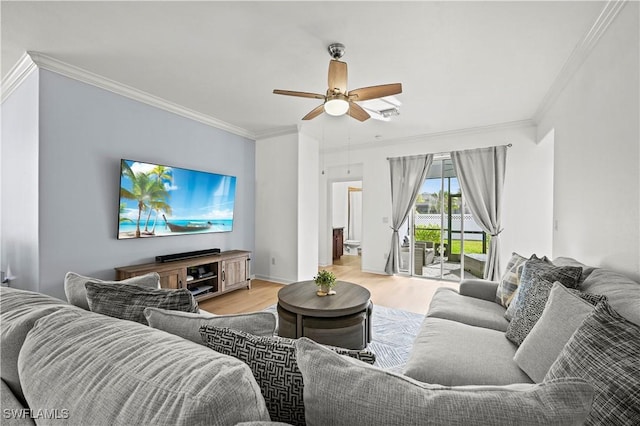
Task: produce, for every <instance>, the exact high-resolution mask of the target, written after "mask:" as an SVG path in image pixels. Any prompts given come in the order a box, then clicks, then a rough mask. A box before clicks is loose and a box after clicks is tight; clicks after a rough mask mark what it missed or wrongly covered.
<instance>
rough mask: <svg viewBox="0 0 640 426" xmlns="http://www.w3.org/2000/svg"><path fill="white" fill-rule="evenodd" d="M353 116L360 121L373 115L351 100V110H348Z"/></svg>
mask: <svg viewBox="0 0 640 426" xmlns="http://www.w3.org/2000/svg"><path fill="white" fill-rule="evenodd" d="M347 114H349V115H350V116H351V117H353V118H355V119H356V120H358V121H365V120H368V119H369V118H370V117H371V116H370V115H369V113H368V112H367V111H365V110H364V108H362V107H361V106H360V105H358V104H356V103H355V102H349V111H348V112H347Z"/></svg>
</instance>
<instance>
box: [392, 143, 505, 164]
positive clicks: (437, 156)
mask: <svg viewBox="0 0 640 426" xmlns="http://www.w3.org/2000/svg"><path fill="white" fill-rule="evenodd" d="M497 146H506V147H507V148H511V147H512V146H513V144H511V143H508V144H506V145H497ZM488 148H490V147H488ZM431 154H432V155H433V159H434V160H435V159H440V158H441V157H444V156H447V155H450V154H451V151H449V152H434V153H431ZM419 155H425V154H419ZM409 157H414V156H413V155H409ZM415 157H417V155H416V156H415ZM393 158H401V157H387V160H391V159H393Z"/></svg>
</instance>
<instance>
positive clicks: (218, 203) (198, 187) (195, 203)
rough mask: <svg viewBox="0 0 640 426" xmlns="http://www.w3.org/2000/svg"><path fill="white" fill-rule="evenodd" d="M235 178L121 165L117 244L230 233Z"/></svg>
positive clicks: (128, 162) (129, 163)
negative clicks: (182, 236)
mask: <svg viewBox="0 0 640 426" xmlns="http://www.w3.org/2000/svg"><path fill="white" fill-rule="evenodd" d="M235 193H236V178H235V176H227V175H220V174H216V173H208V172H202V171H197V170H189V169H181V168H178V167H170V166H164V165H160V164H152V163H143V162H140V161H132V160H125V159H123V160H121V161H120V212H119V214H118V239H129V238H149V237H164V236H168V235H191V234H203V233H210V232H230V231H232V230H233V207H234V204H235Z"/></svg>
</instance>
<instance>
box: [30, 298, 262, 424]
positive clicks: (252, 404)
mask: <svg viewBox="0 0 640 426" xmlns="http://www.w3.org/2000/svg"><path fill="white" fill-rule="evenodd" d="M19 369H20V378H21V380H22V383H23V389H24V394H25V397H26V399H27V400H28V401H29V405H30V407H31V409H39V408H52V407H54V408H65V409H68V410H69V415H70V418H71V419H72V421H73V424H78V425H96V426H97V425H136V424H138V425H151V424H166V425H196V424H207V425H230V424H236V423H238V422H242V421H252V420H269V415H268V413H267V410H266V406H265V404H264V399H263V397H262V394H261V393H260V388H259V387H258V385H257V383H256V382H255V379H254V378H253V375H252V374H251V371H250V370H249V368H248V367H247V366H246V365H245V364H244V363H243V362H241V361H238V360H237V359H235V358H232V357H229V356H226V355H222V354H220V353H216V352H214V351H211V350H209V349H207V348H205V347H203V346H201V345H197V344H195V343H193V342H190V341H188V340H185V339H182V338H180V337H177V336H174V335H171V334H169V333H165V332H164V331H160V330H154V329H152V328H150V327H147V326H144V325H142V324H137V323H134V322H130V321H123V320H119V319H115V318H110V317H105V316H103V315H98V314H94V313H91V312H86V311H80V310H71V309H64V310H60V311H58V312H55V313H53V314H51V315H49V316H47V317H44V318H41V319H40V320H38V322H37V323H36V325H35V327H34V328H33V329H32V330H31V332H30V333H29V335H28V336H27V338H26V340H25V343H24V346H23V348H22V350H21V351H20V360H19Z"/></svg>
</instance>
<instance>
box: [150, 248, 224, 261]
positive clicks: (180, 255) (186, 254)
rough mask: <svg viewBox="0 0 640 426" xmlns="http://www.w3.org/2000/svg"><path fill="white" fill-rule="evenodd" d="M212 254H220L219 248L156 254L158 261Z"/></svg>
mask: <svg viewBox="0 0 640 426" xmlns="http://www.w3.org/2000/svg"><path fill="white" fill-rule="evenodd" d="M212 254H220V249H219V248H212V249H207V250H196V251H187V252H184V253H175V254H165V255H164V256H156V262H157V263H167V262H173V261H174V260H183V259H192V258H194V257H202V256H210V255H212Z"/></svg>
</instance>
